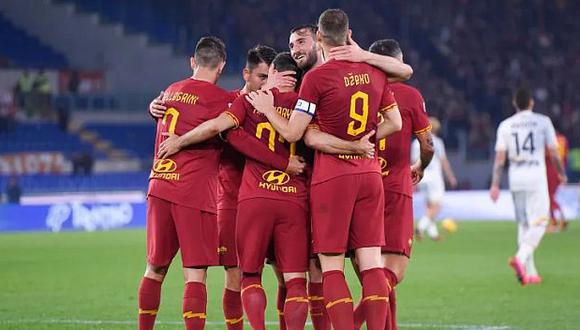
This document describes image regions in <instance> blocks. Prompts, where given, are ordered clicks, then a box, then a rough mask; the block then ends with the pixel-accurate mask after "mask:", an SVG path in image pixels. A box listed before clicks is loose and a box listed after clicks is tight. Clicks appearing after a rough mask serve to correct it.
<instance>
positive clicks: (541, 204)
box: [512, 189, 550, 227]
mask: <svg viewBox="0 0 580 330" xmlns="http://www.w3.org/2000/svg"><path fill="white" fill-rule="evenodd" d="M512 197H513V200H514V207H515V211H516V220H517V221H518V222H520V223H526V224H527V225H528V226H530V227H532V226H546V225H547V224H548V220H549V219H550V197H549V196H548V189H538V190H531V191H512Z"/></svg>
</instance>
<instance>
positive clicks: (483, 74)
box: [0, 0, 580, 194]
mask: <svg viewBox="0 0 580 330" xmlns="http://www.w3.org/2000/svg"><path fill="white" fill-rule="evenodd" d="M8 3H10V4H11V6H8V5H6V6H5V7H4V8H3V7H0V141H1V142H0V144H1V146H0V185H1V187H2V190H5V187H6V186H7V185H8V182H9V181H10V178H12V177H13V176H14V175H19V176H22V182H23V185H24V186H25V187H24V189H23V191H24V193H25V194H26V192H31V191H32V192H43V191H45V190H46V189H48V188H47V187H49V186H50V187H52V188H50V189H60V190H73V191H75V190H82V189H102V190H110V189H113V190H115V189H123V188H126V187H119V186H118V185H119V184H118V180H116V179H115V177H114V175H115V174H112V173H116V172H119V171H120V172H125V173H127V172H129V173H131V175H133V176H134V178H135V180H132V181H139V180H141V179H142V180H143V183H142V186H143V188H144V187H145V185H146V183H145V180H146V177H147V168H148V166H149V163H148V162H149V159H150V154H151V152H152V150H153V132H154V128H153V125H152V122H147V121H146V120H144V121H143V122H135V120H132V119H129V120H124V119H121V117H119V118H115V120H114V121H110V120H109V121H107V122H106V123H103V122H102V120H99V119H97V120H96V121H94V120H93V121H91V120H88V121H86V120H84V121H82V124H78V123H77V124H70V125H69V121H70V120H71V118H72V119H74V118H75V117H76V116H77V114H78V113H87V112H89V111H87V110H91V111H95V110H96V111H97V112H98V111H104V110H110V111H115V112H131V111H132V112H134V113H144V112H145V111H146V110H145V109H143V108H131V107H125V106H123V104H125V102H123V95H126V93H127V92H133V91H119V90H115V91H112V90H108V89H107V81H106V80H107V78H106V77H107V75H108V74H109V73H110V72H109V71H110V69H108V67H107V64H106V63H105V62H106V61H102V62H103V63H102V65H98V66H91V67H79V66H78V65H75V64H74V63H75V61H72V60H71V59H70V57H69V56H68V54H67V52H66V50H63V49H58V50H57V49H56V48H57V47H54V46H53V45H51V43H50V41H49V40H47V38H43V37H42V36H38V35H36V34H35V33H31V32H30V31H28V28H27V26H26V25H22V24H19V22H18V21H15V20H14V19H11V18H10V17H12V16H11V15H10V10H12V11H14V8H16V9H17V8H18V6H19V2H18V1H7V2H6V4H8ZM20 3H26V1H24V2H20ZM50 4H51V5H52V6H54V7H55V8H58V7H59V6H71V5H72V6H74V8H75V13H77V14H78V15H86V14H87V13H89V14H97V15H98V18H99V22H100V24H103V25H106V24H112V23H113V24H120V25H121V26H122V27H123V31H124V33H125V34H127V35H133V34H142V35H145V36H147V38H148V40H149V44H150V45H151V47H156V46H158V45H164V46H166V47H169V48H171V50H172V51H173V52H174V53H175V54H177V56H181V57H182V58H183V62H184V63H187V62H186V61H187V57H186V56H188V55H189V54H190V52H191V51H192V48H193V46H194V45H195V42H196V41H197V39H198V38H199V37H200V36H203V35H207V34H213V35H217V36H220V37H221V38H223V39H224V41H225V42H226V44H227V47H228V56H229V58H228V67H227V73H228V74H229V75H230V76H231V77H232V80H233V81H238V82H239V72H240V70H241V68H242V67H243V65H244V56H245V53H246V51H247V49H249V48H251V47H253V46H254V45H256V44H257V43H261V44H266V45H270V46H273V47H275V48H276V49H278V50H286V49H287V47H288V45H287V42H288V35H289V31H290V29H291V28H292V27H293V26H296V25H298V24H303V23H313V22H315V20H316V17H317V15H318V14H319V13H320V12H321V11H323V10H324V9H325V8H328V7H339V8H342V9H343V10H345V11H346V12H347V13H348V14H349V16H350V18H351V28H352V30H353V37H354V39H355V40H356V41H357V42H358V43H359V44H360V45H361V47H365V48H366V47H368V46H369V45H370V44H371V43H372V42H373V41H374V40H377V39H381V38H385V37H393V38H396V39H398V40H399V41H400V42H401V44H402V47H403V50H404V53H405V61H406V62H408V63H410V64H411V65H412V66H413V68H414V72H415V73H414V76H413V78H412V80H411V81H410V83H411V84H412V85H415V86H417V87H418V88H419V89H420V90H421V91H422V93H423V94H424V96H425V99H426V103H427V110H428V112H429V113H430V115H433V116H436V117H439V118H440V119H441V122H442V123H443V130H442V137H443V138H444V140H445V142H446V144H447V146H448V149H450V150H452V152H453V151H455V152H456V153H457V154H458V155H462V156H458V157H457V158H455V160H456V161H459V162H461V164H455V165H456V166H457V167H459V168H460V171H461V168H464V169H465V171H464V172H468V171H469V164H470V162H473V161H475V162H477V161H480V162H489V161H490V159H491V156H492V154H493V153H492V151H493V143H494V141H495V129H496V127H497V123H498V122H499V121H500V120H502V119H503V118H505V117H507V116H508V115H509V114H510V113H511V112H512V111H513V107H512V106H511V95H512V92H513V90H514V89H515V88H516V87H517V86H520V85H527V86H529V87H531V88H532V89H533V91H534V96H535V100H536V111H539V112H541V113H545V114H547V115H549V116H550V117H551V118H552V120H553V121H554V123H555V126H556V128H557V130H559V131H560V132H561V133H563V134H564V135H565V136H566V137H567V138H568V141H569V143H570V147H571V148H572V154H571V156H572V161H571V163H572V165H573V166H576V167H571V168H570V170H571V172H574V173H575V171H580V149H578V148H580V130H579V129H578V127H580V94H579V93H578V92H577V90H578V89H580V39H578V38H577V36H578V35H579V34H580V24H577V23H576V22H575V21H576V20H577V13H579V12H580V2H578V1H571V0H530V1H523V0H506V1H500V0H494V1H474V0H442V1H404V0H390V1H356V2H353V1H347V0H336V1H316V2H315V1H309V0H293V1H290V0H282V1H269V2H263V1H255V0H239V1H233V2H232V1H226V0H200V1H188V0H175V1H172V2H171V4H170V5H168V3H167V2H166V1H162V0H148V1H139V0H124V1H112V0H52V1H50ZM427 13H428V14H427ZM77 32H78V31H77ZM87 51H91V50H87ZM162 65H163V64H162ZM45 69H46V70H47V71H48V76H47V74H46V73H45V71H44V70H45ZM30 70H32V72H33V74H30V75H28V74H29V72H31V71H30ZM126 74H136V73H135V72H127V73H126ZM187 74H188V70H187V67H185V66H184V69H183V75H187ZM27 75H28V76H27ZM175 78H176V79H178V78H180V77H175ZM160 83H161V85H162V86H163V85H167V84H168V83H170V81H163V82H160ZM228 87H231V88H235V87H239V86H235V83H234V85H233V86H228ZM139 92H141V94H140V95H148V96H147V97H146V98H145V100H144V101H145V102H148V101H149V99H150V98H153V97H154V96H156V95H157V93H158V92H159V91H158V90H141V91H139ZM91 118H92V117H91ZM72 122H74V120H72ZM72 122H71V123H72ZM144 141H145V142H144ZM56 142H58V143H56ZM33 153H44V156H42V157H44V158H42V157H41V156H38V157H33V156H32V154H33ZM47 154H50V157H49V156H47ZM574 155H577V156H576V157H577V158H578V160H577V161H574V159H575V158H574ZM51 157H52V158H51ZM33 158H34V159H33ZM49 158H50V160H49ZM31 159H33V160H31ZM113 163H117V164H119V163H122V164H125V165H123V166H119V165H112V164H113ZM577 167H578V168H577ZM93 172H97V173H98V174H99V175H108V176H111V175H112V176H113V178H112V179H107V180H104V179H103V180H101V179H99V177H98V176H97V178H90V179H87V178H86V177H84V176H86V175H87V174H92V173H93ZM47 173H49V174H50V173H53V174H54V173H56V178H55V179H48V180H47V179H46V178H45V177H43V179H42V180H37V179H38V175H44V174H47ZM62 173H65V174H66V175H68V173H76V174H81V176H83V178H82V179H79V180H81V181H82V182H81V181H78V180H76V181H75V180H72V181H71V179H70V178H64V176H63V175H62ZM574 173H571V174H572V178H573V177H574ZM123 175H124V176H126V174H123ZM463 177H467V175H464V176H463ZM43 180H44V181H43ZM87 180H88V181H90V183H87ZM45 181H46V182H48V183H39V182H45ZM101 181H102V182H108V183H100V182H101ZM10 182H11V184H10V185H13V180H12V181H10ZM38 184H40V185H41V187H40V188H39V187H38ZM43 185H45V186H43ZM463 186H464V187H469V186H475V187H478V188H485V187H482V186H481V184H480V185H479V186H478V184H474V183H470V182H466V183H465V184H464V185H463ZM54 187H57V188H54ZM87 187H88V188H87ZM45 188H46V189H45Z"/></svg>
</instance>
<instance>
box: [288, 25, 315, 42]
mask: <svg viewBox="0 0 580 330" xmlns="http://www.w3.org/2000/svg"><path fill="white" fill-rule="evenodd" d="M303 30H306V31H308V32H310V35H311V36H312V39H314V38H316V31H318V26H316V25H314V24H302V25H298V26H296V27H295V28H293V29H292V30H290V34H292V33H297V34H298V35H300V36H302V35H303V34H304V33H303Z"/></svg>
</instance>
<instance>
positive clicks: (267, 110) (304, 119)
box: [246, 90, 314, 143]
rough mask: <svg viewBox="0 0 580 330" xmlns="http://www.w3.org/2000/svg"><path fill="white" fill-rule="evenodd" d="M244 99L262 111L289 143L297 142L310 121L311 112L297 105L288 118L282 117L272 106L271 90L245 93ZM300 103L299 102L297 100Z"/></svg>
mask: <svg viewBox="0 0 580 330" xmlns="http://www.w3.org/2000/svg"><path fill="white" fill-rule="evenodd" d="M246 100H248V102H250V103H251V104H252V106H253V107H254V108H255V109H256V110H257V111H259V112H261V113H263V114H264V115H265V116H266V117H267V118H268V121H269V122H270V124H272V126H273V127H274V129H275V130H276V132H278V133H279V134H280V135H282V136H283V137H284V139H286V141H288V142H289V143H293V142H297V141H298V140H300V139H301V138H302V135H304V132H305V131H306V128H307V127H308V124H310V122H311V121H312V116H313V115H314V114H313V113H312V114H310V113H308V112H306V111H303V110H299V109H298V105H299V104H296V108H295V109H294V111H292V115H290V119H289V120H287V119H286V118H284V117H282V116H281V115H280V114H279V113H278V112H277V111H276V108H275V107H274V96H273V95H272V91H271V90H268V91H258V92H252V93H250V94H248V95H246ZM298 103H300V102H298Z"/></svg>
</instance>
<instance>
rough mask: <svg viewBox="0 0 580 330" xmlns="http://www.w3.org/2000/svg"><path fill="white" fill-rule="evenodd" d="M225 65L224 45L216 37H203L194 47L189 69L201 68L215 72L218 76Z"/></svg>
mask: <svg viewBox="0 0 580 330" xmlns="http://www.w3.org/2000/svg"><path fill="white" fill-rule="evenodd" d="M225 65H226V45H225V44H224V42H223V41H221V40H220V39H219V38H218V37H203V38H201V39H199V41H198V42H197V45H196V46H195V53H194V54H193V56H192V57H191V68H192V69H194V70H195V68H196V67H202V68H205V69H209V70H212V71H213V70H217V72H218V75H220V74H221V73H222V71H223V69H224V67H225Z"/></svg>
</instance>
